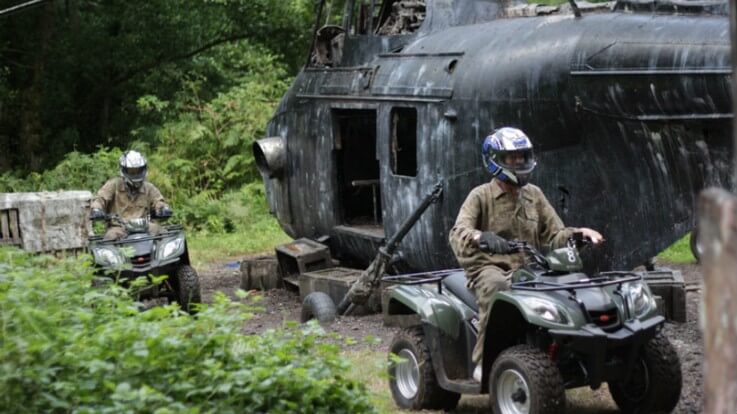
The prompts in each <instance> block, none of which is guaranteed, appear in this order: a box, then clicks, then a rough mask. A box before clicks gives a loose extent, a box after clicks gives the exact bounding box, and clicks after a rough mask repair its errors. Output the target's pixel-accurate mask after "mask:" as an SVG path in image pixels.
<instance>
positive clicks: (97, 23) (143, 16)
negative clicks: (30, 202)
mask: <svg viewBox="0 0 737 414" xmlns="http://www.w3.org/2000/svg"><path fill="white" fill-rule="evenodd" d="M18 3H19V2H18V1H17V0H16V1H8V0H0V10H2V9H6V8H9V7H11V6H14V5H17V4H18ZM318 5H319V2H317V1H314V0H189V1H173V0H169V1H167V0H158V1H146V2H129V1H123V0H99V1H96V0H64V1H59V0H56V1H48V2H45V3H42V4H41V5H40V6H38V7H35V8H32V9H25V10H23V11H22V12H19V13H15V14H11V15H6V16H0V149H2V151H0V192H18V191H54V190H72V189H81V190H89V191H96V190H97V189H98V188H99V187H100V186H101V185H102V184H103V183H104V182H105V180H107V179H108V178H110V177H112V176H115V175H117V174H118V172H117V158H118V157H119V155H120V154H121V152H122V151H123V150H125V149H129V148H133V149H137V150H140V151H142V152H144V154H145V155H146V156H147V158H148V161H149V180H150V181H152V182H153V183H154V184H156V185H157V186H158V187H159V188H160V189H161V191H162V193H163V194H164V195H165V197H167V198H168V199H169V200H170V201H171V204H172V205H173V206H174V210H175V220H177V221H179V222H182V223H184V224H185V225H187V226H188V228H189V229H190V230H193V231H195V232H196V233H205V234H213V235H214V234H235V233H240V234H243V233H252V234H255V235H257V237H259V238H260V239H261V240H260V242H258V243H257V245H253V244H251V245H248V241H246V244H247V245H245V246H238V248H240V249H241V250H245V251H249V250H253V249H258V248H259V247H261V245H263V246H268V245H269V244H270V243H272V245H273V242H274V241H276V240H282V239H284V238H285V236H284V234H283V233H282V232H281V231H280V230H279V228H278V225H276V223H275V222H274V221H273V220H269V219H268V211H267V207H266V203H265V201H264V194H263V185H262V184H261V177H260V175H259V174H258V172H257V169H256V166H255V163H254V160H253V156H252V153H251V145H252V143H253V142H254V140H256V139H259V138H261V137H263V133H264V129H265V126H266V123H267V122H268V120H269V118H270V117H271V115H272V114H273V111H274V109H275V107H276V105H277V104H278V101H279V98H280V97H281V96H282V95H283V94H284V93H285V92H286V90H287V88H288V86H289V84H290V82H291V80H292V79H293V77H294V76H295V75H296V74H297V72H298V70H299V69H300V68H301V67H302V66H303V64H304V63H305V61H306V59H307V51H308V49H309V45H310V41H311V35H312V31H313V29H314V25H315V21H314V20H315V15H316V9H317V7H318ZM343 8H344V1H343V0H332V1H330V0H328V1H327V2H326V5H325V13H324V14H323V20H324V21H321V22H319V23H320V24H321V25H322V24H326V23H336V22H339V21H340V19H341V16H342V11H343ZM226 239H227V237H226ZM221 244H222V246H232V245H233V243H230V242H228V240H223V241H222V243H221ZM210 247H215V248H216V249H215V250H217V247H218V246H210Z"/></svg>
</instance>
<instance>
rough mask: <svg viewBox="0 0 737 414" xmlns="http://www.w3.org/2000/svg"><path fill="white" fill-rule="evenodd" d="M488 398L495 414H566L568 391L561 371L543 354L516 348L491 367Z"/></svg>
mask: <svg viewBox="0 0 737 414" xmlns="http://www.w3.org/2000/svg"><path fill="white" fill-rule="evenodd" d="M489 398H490V400H491V407H492V410H493V412H494V413H495V414H552V413H563V412H564V411H565V406H566V395H565V387H564V386H563V377H562V376H561V374H560V370H558V367H556V366H555V364H554V363H553V362H552V361H551V360H550V358H549V357H548V355H546V354H545V353H544V352H542V351H541V350H539V349H537V348H535V347H532V346H529V345H517V346H514V347H511V348H509V349H507V350H505V351H504V352H502V353H501V354H500V355H499V356H498V357H497V359H496V360H495V361H494V365H493V366H492V367H491V374H490V379H489Z"/></svg>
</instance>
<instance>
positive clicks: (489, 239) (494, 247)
mask: <svg viewBox="0 0 737 414" xmlns="http://www.w3.org/2000/svg"><path fill="white" fill-rule="evenodd" d="M477 243H478V246H479V248H481V250H483V251H485V252H487V253H492V254H493V253H498V254H509V253H511V248H510V246H509V241H508V240H507V239H505V238H503V237H500V236H499V235H497V234H496V233H494V232H493V231H485V232H483V233H481V235H480V236H479V238H478V240H477Z"/></svg>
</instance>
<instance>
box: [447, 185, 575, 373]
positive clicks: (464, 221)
mask: <svg viewBox="0 0 737 414" xmlns="http://www.w3.org/2000/svg"><path fill="white" fill-rule="evenodd" d="M483 231H493V232H495V233H496V234H498V235H499V236H501V237H503V238H505V239H507V240H519V241H526V242H528V243H530V244H532V245H534V246H536V247H538V248H541V247H544V246H545V247H554V248H557V247H561V246H563V245H564V244H565V242H566V240H567V239H568V238H569V237H570V236H571V235H572V233H573V229H572V228H567V227H564V226H563V222H562V221H561V219H560V217H558V214H556V212H555V210H554V209H553V207H552V206H551V205H550V203H549V202H548V200H547V199H546V198H545V195H544V194H543V192H542V191H541V190H540V188H539V187H537V186H535V185H532V184H527V185H526V186H524V187H522V188H520V191H519V194H518V197H517V198H516V199H515V197H514V196H513V195H512V193H509V192H505V190H504V189H503V187H502V186H501V185H500V183H499V181H498V180H497V179H493V180H492V181H491V182H490V183H487V184H483V185H480V186H478V187H476V188H474V189H473V190H472V191H471V193H470V194H469V195H468V197H467V198H466V201H464V202H463V205H462V206H461V210H460V212H459V213H458V218H457V219H456V222H455V225H454V226H453V228H452V229H451V230H450V237H449V239H450V246H451V248H452V249H453V253H455V256H456V258H457V259H458V263H459V264H460V265H461V266H462V267H463V268H464V269H465V270H466V275H467V277H468V288H469V289H470V290H471V291H472V292H473V293H474V295H475V296H476V300H477V301H478V305H479V319H480V320H479V322H480V325H479V335H478V339H477V341H476V346H475V348H474V350H473V361H474V362H475V363H477V364H478V363H480V361H481V357H482V354H483V350H484V346H483V344H484V340H485V331H486V325H487V323H488V320H489V312H490V306H491V297H492V295H493V294H494V293H495V292H497V291H499V290H505V289H508V288H509V278H510V277H511V273H512V271H514V270H515V269H517V268H518V267H520V266H521V265H523V264H524V260H525V257H524V255H523V254H522V253H514V254H487V253H484V252H482V251H480V250H479V249H478V247H477V245H476V242H475V241H474V237H476V236H477V235H479V234H480V233H481V232H483Z"/></svg>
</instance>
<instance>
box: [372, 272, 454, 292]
mask: <svg viewBox="0 0 737 414" xmlns="http://www.w3.org/2000/svg"><path fill="white" fill-rule="evenodd" d="M462 271H463V269H461V268H457V269H444V270H436V271H433V272H420V273H406V274H401V275H392V276H390V275H384V277H382V278H381V281H382V282H384V283H388V284H393V285H408V286H412V285H425V284H430V283H437V285H438V293H440V294H442V293H443V283H442V282H443V279H445V278H446V277H448V276H450V275H451V274H453V273H456V272H462Z"/></svg>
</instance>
